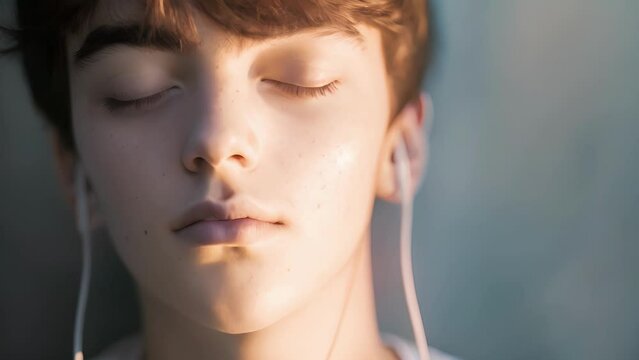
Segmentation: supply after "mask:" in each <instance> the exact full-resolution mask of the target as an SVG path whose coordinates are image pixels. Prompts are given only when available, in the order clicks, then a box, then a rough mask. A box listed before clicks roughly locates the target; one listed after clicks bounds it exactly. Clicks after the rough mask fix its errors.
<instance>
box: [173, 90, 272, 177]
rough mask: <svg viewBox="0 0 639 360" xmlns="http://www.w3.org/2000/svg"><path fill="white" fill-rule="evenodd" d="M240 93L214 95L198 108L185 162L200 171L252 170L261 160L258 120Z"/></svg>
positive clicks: (186, 147) (191, 169)
mask: <svg viewBox="0 0 639 360" xmlns="http://www.w3.org/2000/svg"><path fill="white" fill-rule="evenodd" d="M239 97H240V96H239V94H238V92H236V91H234V92H232V94H222V93H220V92H218V94H216V95H214V94H210V95H209V96H203V99H204V100H203V101H201V102H200V104H198V106H197V107H196V108H199V109H201V110H198V111H196V112H197V113H198V114H194V115H195V116H194V117H193V118H192V120H193V121H192V122H191V123H192V126H191V129H190V132H189V134H188V139H187V141H186V144H185V146H184V148H183V152H182V163H183V165H184V167H185V168H186V169H187V170H188V171H190V172H194V173H197V172H199V171H204V170H205V168H207V167H208V168H211V169H214V170H215V171H216V172H220V171H231V169H232V168H236V169H242V170H243V171H251V170H252V169H253V168H254V167H255V166H256V165H257V163H258V157H259V148H260V143H259V141H258V137H257V136H256V132H255V126H256V123H255V121H254V120H255V119H254V117H253V116H252V114H251V111H250V110H249V109H250V108H251V107H250V106H249V107H247V106H246V103H245V102H243V101H242V99H240V98H239Z"/></svg>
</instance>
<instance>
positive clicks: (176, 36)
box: [67, 0, 377, 52]
mask: <svg viewBox="0 0 639 360" xmlns="http://www.w3.org/2000/svg"><path fill="white" fill-rule="evenodd" d="M218 2H220V1H216V0H191V1H186V0H185V1H178V2H166V3H165V2H164V1H163V0H132V1H131V0H111V1H99V0H96V1H91V2H88V3H86V4H87V5H85V8H84V9H83V11H78V12H77V13H78V17H79V19H76V21H75V23H76V25H75V26H74V28H73V31H71V32H69V33H67V45H68V48H69V50H71V51H76V52H77V51H78V50H79V49H80V47H81V46H82V43H83V42H84V41H86V40H87V38H89V37H90V36H91V35H92V34H95V33H96V30H105V29H108V28H111V29H113V28H122V27H126V28H127V29H128V30H131V31H130V32H132V30H136V32H132V33H131V34H123V33H122V32H121V33H120V34H119V35H120V36H124V35H127V36H128V37H129V38H132V37H135V38H137V39H136V40H135V42H139V43H144V41H145V40H150V39H152V38H153V36H155V35H158V34H159V35H162V36H161V39H171V41H172V42H175V43H179V45H180V46H189V45H197V43H199V42H200V41H201V40H202V36H201V35H202V34H200V33H199V32H200V30H201V29H203V28H204V27H205V26H202V25H203V24H206V25H209V26H206V28H214V29H216V30H217V31H215V33H216V35H217V36H216V40H217V41H218V42H220V43H223V44H224V45H226V46H227V47H234V48H236V49H242V48H244V47H247V46H250V45H254V44H257V43H263V42H267V41H269V40H273V39H281V38H290V37H295V36H308V37H325V36H332V37H333V38H339V39H341V40H349V41H351V42H352V43H353V44H354V45H357V46H360V47H366V42H370V40H369V41H366V37H371V35H372V37H375V34H373V33H374V32H375V31H374V30H376V29H372V28H370V27H369V26H367V25H365V24H364V23H361V22H360V23H356V22H354V21H353V19H349V18H348V16H347V15H346V14H345V15H344V16H342V17H337V19H330V18H328V17H327V16H326V14H324V15H325V16H323V17H322V16H317V18H313V17H312V16H311V18H310V19H309V14H307V12H312V10H313V7H312V6H309V7H308V8H306V7H304V6H301V5H300V6H290V7H286V8H285V9H278V8H277V7H273V8H269V10H270V11H271V12H272V13H273V14H268V13H266V14H265V13H264V11H265V10H264V8H262V9H260V6H259V5H255V6H245V5H244V6H239V5H238V4H240V3H242V2H241V1H236V2H228V1H225V3H227V5H228V4H232V5H228V6H227V7H226V10H225V11H216V10H219V8H218V7H217V5H216V4H217V3H218ZM257 3H260V4H262V6H263V3H265V1H263V0H262V1H259V0H257V1H256V4H257ZM300 3H305V4H306V5H309V4H310V5H314V6H316V5H317V4H316V3H315V1H309V0H306V1H300ZM169 4H170V8H169V7H167V6H169ZM205 4H208V5H206V6H205ZM274 14H278V15H279V16H278V17H277V19H276V18H275V16H274ZM300 17H301V18H302V19H300ZM333 20H335V21H333ZM340 21H341V22H340ZM98 32H99V31H98ZM104 33H105V31H102V34H101V35H104ZM98 35H100V34H98ZM134 35H135V36H134ZM102 40H105V39H104V38H103V39H102ZM375 40H377V39H375ZM129 45H131V44H129ZM133 45H139V44H137V43H136V44H133Z"/></svg>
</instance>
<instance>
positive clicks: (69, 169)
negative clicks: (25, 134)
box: [50, 130, 104, 229]
mask: <svg viewBox="0 0 639 360" xmlns="http://www.w3.org/2000/svg"><path fill="white" fill-rule="evenodd" d="M50 139H51V145H52V147H53V156H54V160H55V168H56V175H57V178H58V182H59V183H60V185H61V187H62V192H63V195H64V198H65V200H66V201H67V203H68V204H69V205H70V206H71V210H72V211H73V213H75V211H76V209H75V208H76V200H77V199H76V198H77V194H76V193H75V192H76V187H75V175H76V174H75V170H76V169H75V167H76V164H77V156H76V155H75V154H74V153H73V151H71V150H70V149H68V148H66V147H65V146H64V145H63V142H62V138H61V137H60V134H59V133H58V132H57V131H55V130H54V131H51V133H50ZM85 179H86V178H85ZM86 188H87V194H86V196H87V200H88V202H89V204H88V205H89V214H90V215H89V216H90V218H89V225H90V227H91V229H95V228H97V227H100V226H102V225H104V220H103V217H102V215H101V213H100V210H99V206H98V203H97V199H96V197H95V193H94V192H93V191H92V187H91V183H90V181H87V187H86Z"/></svg>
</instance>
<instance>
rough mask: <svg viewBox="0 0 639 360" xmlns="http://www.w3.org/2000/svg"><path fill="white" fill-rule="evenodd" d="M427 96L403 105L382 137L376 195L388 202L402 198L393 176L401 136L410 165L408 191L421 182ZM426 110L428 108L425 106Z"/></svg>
mask: <svg viewBox="0 0 639 360" xmlns="http://www.w3.org/2000/svg"><path fill="white" fill-rule="evenodd" d="M427 99H428V98H427V96H426V95H424V94H421V95H420V96H419V97H417V98H415V99H414V100H412V101H410V102H409V103H407V104H406V106H404V108H403V109H402V111H400V113H399V114H398V115H397V117H396V118H395V119H392V124H391V126H390V127H389V130H388V132H387V134H386V137H385V139H384V144H383V145H382V150H381V153H380V162H381V163H380V164H379V166H378V178H377V189H376V195H377V196H378V197H379V198H381V199H383V200H386V201H388V202H393V203H399V202H400V201H401V197H400V192H399V190H400V188H399V179H397V176H396V170H397V169H396V167H397V166H398V164H397V161H398V159H397V158H396V155H395V154H396V150H397V147H398V146H400V144H401V141H402V140H403V142H404V144H405V145H406V150H407V156H408V159H407V160H408V166H409V169H410V177H409V179H408V180H409V191H410V193H411V195H412V196H414V195H415V194H416V192H417V190H418V189H419V187H420V186H421V182H422V179H423V173H424V170H425V166H426V159H427V153H428V150H427V139H426V134H425V129H424V125H425V123H426V122H429V121H430V120H429V119H424V114H425V110H426V109H425V107H426V106H428V103H429V102H428V101H427ZM426 111H429V110H426Z"/></svg>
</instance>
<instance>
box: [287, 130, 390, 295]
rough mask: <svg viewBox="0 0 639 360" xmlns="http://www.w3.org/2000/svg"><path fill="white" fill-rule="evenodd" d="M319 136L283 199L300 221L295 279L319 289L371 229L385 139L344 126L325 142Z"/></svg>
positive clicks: (298, 162) (294, 163) (298, 161)
mask: <svg viewBox="0 0 639 360" xmlns="http://www.w3.org/2000/svg"><path fill="white" fill-rule="evenodd" d="M373 132H374V131H373ZM315 134H317V135H318V138H314V139H311V140H310V141H307V142H306V143H307V145H305V147H304V149H305V152H303V153H302V152H300V153H302V154H303V155H301V156H294V157H293V159H292V160H291V164H290V166H291V167H293V169H292V170H291V173H293V174H296V175H297V176H295V175H293V176H291V177H290V178H289V179H288V180H287V182H286V184H287V185H286V186H284V187H283V188H284V189H285V193H284V194H282V195H283V196H285V197H288V198H289V199H291V201H290V203H291V204H292V206H293V207H292V209H291V211H290V214H294V216H295V218H294V220H295V224H294V225H295V227H294V230H295V231H296V232H295V234H294V236H295V237H296V238H294V239H292V240H291V241H292V244H293V245H294V249H293V251H292V252H291V254H290V255H291V259H290V263H291V267H292V269H291V274H296V275H294V276H297V275H300V276H302V277H305V278H307V280H306V282H307V283H314V284H317V283H322V282H324V281H326V280H327V279H328V278H330V277H331V276H332V275H334V274H335V273H336V272H337V271H338V270H339V269H341V268H342V266H343V265H344V264H345V263H346V262H347V261H348V259H349V258H350V256H351V255H352V253H353V251H354V249H355V247H356V246H357V244H358V242H359V241H360V240H361V239H362V236H363V235H364V232H365V231H366V230H367V228H368V225H369V221H370V218H371V215H372V209H373V204H374V185H375V178H374V175H375V173H376V170H377V168H376V165H377V155H378V154H377V152H378V149H379V147H380V146H381V145H380V144H381V136H377V135H376V134H374V133H372V134H370V136H369V137H366V136H362V133H361V132H359V129H355V128H353V129H352V130H349V129H347V128H345V127H344V126H342V131H341V132H339V133H336V132H334V131H332V132H330V133H329V134H326V136H325V137H323V138H320V137H319V136H320V135H321V133H317V132H315ZM313 143H315V144H319V145H321V146H317V147H313ZM308 278H313V281H309V280H308ZM300 280H301V279H300ZM300 283H301V282H300Z"/></svg>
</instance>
